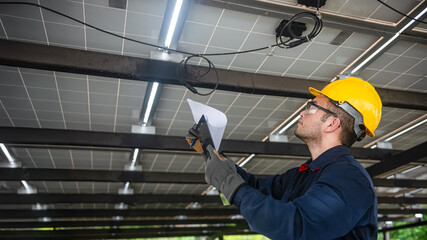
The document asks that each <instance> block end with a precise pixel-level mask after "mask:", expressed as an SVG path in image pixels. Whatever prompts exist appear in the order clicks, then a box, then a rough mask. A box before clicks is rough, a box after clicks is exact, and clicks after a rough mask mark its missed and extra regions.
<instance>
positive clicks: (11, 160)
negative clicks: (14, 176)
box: [0, 143, 15, 163]
mask: <svg viewBox="0 0 427 240" xmlns="http://www.w3.org/2000/svg"><path fill="white" fill-rule="evenodd" d="M0 147H1V150H3V153H4V155H6V157H7V159H8V160H9V162H10V163H15V159H14V158H13V157H12V155H10V153H9V151H8V150H7V148H6V146H5V145H4V144H3V143H0Z"/></svg>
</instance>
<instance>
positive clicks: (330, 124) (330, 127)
mask: <svg viewBox="0 0 427 240" xmlns="http://www.w3.org/2000/svg"><path fill="white" fill-rule="evenodd" d="M326 124H327V125H326V128H325V132H333V131H335V130H337V129H339V128H340V127H341V120H340V119H339V118H337V117H329V118H328V119H327V120H326Z"/></svg>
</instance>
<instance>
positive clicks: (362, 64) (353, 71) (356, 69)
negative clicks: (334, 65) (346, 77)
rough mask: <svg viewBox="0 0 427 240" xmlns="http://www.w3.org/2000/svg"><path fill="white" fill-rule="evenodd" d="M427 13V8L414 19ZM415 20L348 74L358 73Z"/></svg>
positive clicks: (412, 21)
mask: <svg viewBox="0 0 427 240" xmlns="http://www.w3.org/2000/svg"><path fill="white" fill-rule="evenodd" d="M426 11H427V8H424V10H423V11H422V12H420V13H419V14H418V15H417V16H416V17H415V18H414V19H418V18H420V17H421V16H422V15H424V13H425V12H426ZM414 22H415V20H411V21H410V22H409V23H408V24H406V25H405V26H404V27H402V28H401V29H400V30H399V31H398V32H397V33H396V34H394V36H393V37H392V38H390V39H389V40H388V41H387V42H386V43H384V44H383V45H382V46H381V47H380V48H378V49H377V50H376V51H375V52H374V53H372V54H371V55H370V56H369V57H368V58H366V59H365V60H364V61H363V62H361V63H360V64H359V65H358V66H357V67H355V68H354V69H353V70H352V71H351V72H350V74H354V73H356V72H357V71H359V69H360V68H362V67H363V66H365V64H366V63H368V62H369V61H370V60H371V59H372V58H373V57H375V56H376V55H377V54H378V53H379V52H381V51H382V50H383V49H384V48H385V47H387V46H388V45H389V44H390V43H391V42H393V41H394V40H395V39H396V38H397V37H398V36H399V35H400V34H401V33H402V32H403V31H405V30H406V29H407V28H408V27H409V26H411V25H412V23H414Z"/></svg>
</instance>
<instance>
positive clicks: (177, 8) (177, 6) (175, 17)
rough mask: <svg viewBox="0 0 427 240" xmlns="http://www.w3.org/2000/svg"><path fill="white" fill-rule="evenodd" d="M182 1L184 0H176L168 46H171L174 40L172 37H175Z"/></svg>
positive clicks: (167, 40) (166, 43)
mask: <svg viewBox="0 0 427 240" xmlns="http://www.w3.org/2000/svg"><path fill="white" fill-rule="evenodd" d="M182 1H183V0H176V4H175V8H174V9H173V14H172V18H171V22H170V24H169V29H168V34H167V35H166V40H165V46H166V47H167V48H169V46H170V44H171V42H172V37H173V33H174V32H175V27H176V23H177V21H178V16H179V12H180V11H181V6H182Z"/></svg>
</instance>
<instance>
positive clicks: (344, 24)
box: [192, 0, 427, 44]
mask: <svg viewBox="0 0 427 240" xmlns="http://www.w3.org/2000/svg"><path fill="white" fill-rule="evenodd" d="M192 2H193V3H197V4H203V5H207V6H212V7H216V8H225V9H229V10H233V11H239V12H245V13H250V14H256V15H261V16H268V17H274V18H280V19H290V18H291V17H292V16H293V15H295V14H297V13H300V12H306V11H309V12H313V13H315V12H316V9H314V8H306V7H302V6H292V5H290V4H287V3H284V2H282V1H247V0H227V1H225V0H213V1H212V0H192ZM425 6H426V3H425V2H424V3H422V4H421V7H424V8H425ZM390 12H391V10H390ZM320 13H321V17H322V21H323V24H324V26H326V27H330V28H337V29H341V30H345V31H353V32H360V33H365V34H370V35H374V36H378V37H381V36H390V35H394V33H396V32H397V31H398V30H399V29H397V27H396V26H395V24H394V23H390V24H384V23H381V22H379V21H378V22H375V21H372V20H371V19H370V20H364V19H362V18H358V17H350V16H343V15H339V14H337V13H334V12H326V11H323V9H322V8H321V9H320ZM402 18H403V17H402ZM271 34H275V33H273V32H272V33H271ZM401 39H402V40H404V41H409V42H417V43H422V44H427V39H426V38H425V33H423V32H419V31H413V30H411V31H406V32H405V33H403V34H402V37H401Z"/></svg>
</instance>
